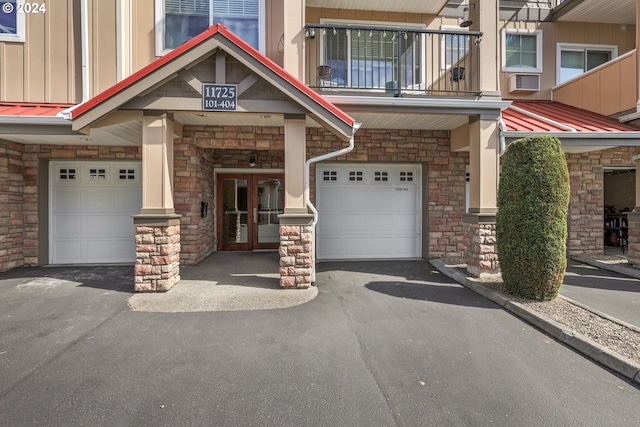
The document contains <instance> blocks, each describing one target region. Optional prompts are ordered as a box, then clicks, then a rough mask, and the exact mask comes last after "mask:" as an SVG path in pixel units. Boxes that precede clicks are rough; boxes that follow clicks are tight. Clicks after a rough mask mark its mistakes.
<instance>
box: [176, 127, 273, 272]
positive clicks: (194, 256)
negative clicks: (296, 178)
mask: <svg viewBox="0 0 640 427" xmlns="http://www.w3.org/2000/svg"><path fill="white" fill-rule="evenodd" d="M251 154H255V155H256V157H257V164H256V165H255V166H254V169H256V171H258V170H259V169H284V131H283V130H282V129H281V128H278V127H259V126H185V127H184V129H183V138H182V140H176V141H175V142H174V205H175V208H176V213H178V214H180V215H182V220H181V234H182V245H181V246H182V252H181V257H180V258H181V261H182V262H183V263H184V264H185V265H195V264H198V263H199V262H201V261H202V260H203V259H205V258H206V257H207V256H209V255H210V254H211V253H212V252H214V251H215V249H216V244H217V242H216V230H215V214H216V189H215V180H214V175H215V172H216V169H220V168H229V169H233V168H245V169H246V168H249V156H250V155H251ZM201 201H205V202H208V203H209V212H208V215H207V217H206V218H201V217H200V202H201Z"/></svg>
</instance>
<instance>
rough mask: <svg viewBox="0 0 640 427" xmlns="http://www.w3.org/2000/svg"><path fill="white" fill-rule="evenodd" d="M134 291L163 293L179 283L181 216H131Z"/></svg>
mask: <svg viewBox="0 0 640 427" xmlns="http://www.w3.org/2000/svg"><path fill="white" fill-rule="evenodd" d="M134 224H135V226H136V265H135V270H134V275H135V283H134V286H135V291H136V292H166V291H168V290H169V289H171V288H172V287H173V285H175V284H176V283H178V282H179V281H180V215H169V216H162V217H159V216H149V215H137V216H135V217H134Z"/></svg>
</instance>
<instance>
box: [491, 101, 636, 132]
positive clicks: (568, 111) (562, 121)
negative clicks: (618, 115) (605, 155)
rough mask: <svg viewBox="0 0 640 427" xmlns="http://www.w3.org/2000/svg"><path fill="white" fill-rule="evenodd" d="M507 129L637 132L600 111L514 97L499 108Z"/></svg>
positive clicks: (523, 130) (526, 130)
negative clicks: (507, 106)
mask: <svg viewBox="0 0 640 427" xmlns="http://www.w3.org/2000/svg"><path fill="white" fill-rule="evenodd" d="M502 120H503V121H504V123H505V125H506V128H507V131H522V132H573V130H575V131H577V132H598V133H607V132H612V133H617V132H640V128H639V127H637V126H632V125H627V124H623V123H620V122H619V121H617V120H615V119H612V118H610V117H607V116H603V115H602V114H598V113H594V112H591V111H587V110H582V109H580V108H576V107H572V106H570V105H566V104H562V103H560V102H555V101H513V102H512V104H511V106H510V107H509V108H507V109H505V110H503V111H502Z"/></svg>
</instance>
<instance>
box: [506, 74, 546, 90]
mask: <svg viewBox="0 0 640 427" xmlns="http://www.w3.org/2000/svg"><path fill="white" fill-rule="evenodd" d="M539 90H540V74H512V75H510V76H509V92H537V91H539Z"/></svg>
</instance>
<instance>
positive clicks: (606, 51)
mask: <svg viewBox="0 0 640 427" xmlns="http://www.w3.org/2000/svg"><path fill="white" fill-rule="evenodd" d="M616 51H617V49H616V47H615V46H580V45H569V44H564V45H563V44H560V45H559V46H558V52H559V64H560V66H559V70H558V84H560V83H562V82H566V81H567V80H570V79H572V78H574V77H577V76H579V75H580V74H583V73H585V72H587V71H589V70H592V69H594V68H596V67H598V66H600V65H602V64H604V63H607V62H609V61H611V60H612V59H613V58H615V56H616Z"/></svg>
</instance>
